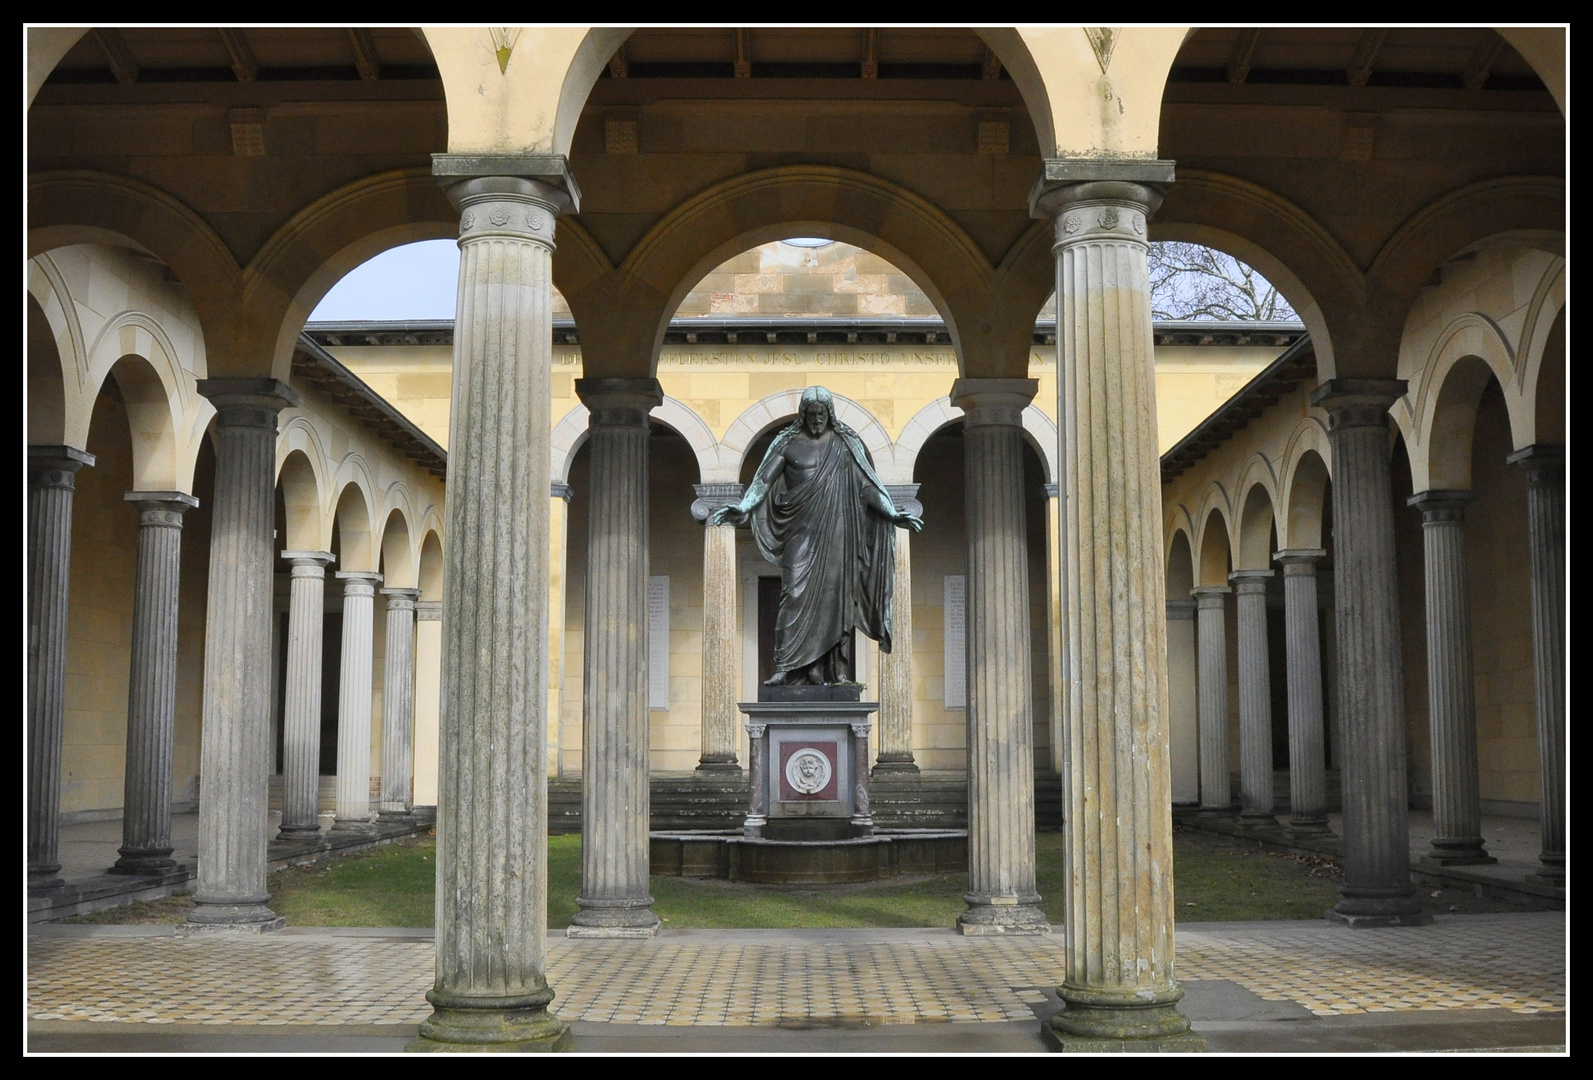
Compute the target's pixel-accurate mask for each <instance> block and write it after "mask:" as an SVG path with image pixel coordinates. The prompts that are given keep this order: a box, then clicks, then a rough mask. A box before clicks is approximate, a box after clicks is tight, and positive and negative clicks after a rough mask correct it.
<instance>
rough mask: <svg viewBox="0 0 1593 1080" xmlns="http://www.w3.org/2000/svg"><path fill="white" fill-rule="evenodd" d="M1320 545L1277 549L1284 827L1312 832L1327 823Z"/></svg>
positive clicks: (1321, 829) (1323, 552)
mask: <svg viewBox="0 0 1593 1080" xmlns="http://www.w3.org/2000/svg"><path fill="white" fill-rule="evenodd" d="M1325 555H1327V551H1326V550H1324V549H1322V548H1293V549H1289V550H1285V551H1279V552H1277V553H1276V554H1275V555H1273V559H1274V560H1275V561H1276V562H1278V563H1280V564H1282V566H1283V622H1284V639H1285V641H1286V643H1287V644H1286V649H1287V664H1288V684H1289V821H1288V824H1287V825H1286V826H1285V831H1287V832H1289V833H1290V834H1294V835H1301V836H1304V835H1313V834H1321V833H1325V832H1328V831H1330V830H1329V829H1328V823H1327V771H1326V767H1325V766H1326V759H1325V756H1324V745H1325V744H1324V739H1323V726H1322V717H1323V710H1322V641H1321V634H1320V632H1319V631H1318V629H1317V589H1316V564H1317V561H1318V560H1319V559H1321V558H1323V557H1324V556H1325Z"/></svg>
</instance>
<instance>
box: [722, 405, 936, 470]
mask: <svg viewBox="0 0 1593 1080" xmlns="http://www.w3.org/2000/svg"><path fill="white" fill-rule="evenodd" d="M833 396H834V398H835V416H836V419H838V420H840V422H841V423H843V424H846V425H847V426H848V427H850V428H852V429H853V430H854V431H856V432H857V434H858V436H859V437H860V438H861V439H862V440H863V445H864V446H865V447H866V448H867V449H868V452H869V455H870V456H871V457H872V458H873V459H874V467H875V470H876V471H878V472H879V474H880V479H881V480H885V479H886V472H887V471H889V472H890V475H892V476H897V475H900V469H899V468H898V467H896V463H895V447H894V446H893V445H892V443H891V440H890V436H888V435H887V434H885V428H884V426H883V425H882V424H880V422H879V421H878V420H876V419H875V418H874V414H873V413H871V412H869V411H868V410H867V409H865V408H864V407H863V406H861V405H859V404H858V403H857V402H855V401H853V400H852V399H851V398H848V397H843V396H842V395H840V394H835V395H833ZM801 401H802V390H801V389H800V388H799V389H795V390H781V391H780V392H779V393H776V394H770V395H769V396H768V397H766V398H764V399H763V400H761V401H757V402H754V403H753V404H751V405H749V406H748V407H747V409H746V411H744V412H743V413H742V414H741V415H740V416H738V417H736V419H735V420H734V422H732V423H731V425H730V428H729V430H727V431H726V432H725V437H724V438H723V439H721V440H720V441H719V445H720V459H719V460H720V465H719V467H720V469H721V470H722V469H723V468H724V465H725V463H726V462H728V461H733V462H734V470H733V472H732V473H731V475H732V477H739V476H740V475H741V469H742V466H743V465H744V464H745V462H744V460H743V459H744V458H745V456H746V453H747V449H748V448H749V447H751V446H752V444H753V443H755V442H757V441H758V438H759V437H760V436H761V435H763V434H764V433H765V432H767V431H768V430H769V429H770V428H773V427H776V426H778V425H783V424H787V423H789V422H790V421H791V418H792V417H794V416H795V415H796V413H797V406H798V405H799V404H800V403H801ZM959 411H960V410H959ZM911 475H912V474H911V473H910V472H909V473H908V476H911ZM886 482H887V483H891V482H892V481H889V480H887V481H886Z"/></svg>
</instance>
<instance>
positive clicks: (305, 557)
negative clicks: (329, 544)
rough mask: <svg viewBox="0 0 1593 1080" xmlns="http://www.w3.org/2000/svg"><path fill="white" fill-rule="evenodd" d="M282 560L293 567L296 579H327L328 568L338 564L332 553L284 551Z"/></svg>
mask: <svg viewBox="0 0 1593 1080" xmlns="http://www.w3.org/2000/svg"><path fill="white" fill-rule="evenodd" d="M282 558H284V559H286V560H287V562H288V565H289V566H291V567H293V576H294V577H325V576H326V568H327V567H328V566H331V565H332V564H333V563H335V562H337V556H336V555H333V554H332V553H331V552H330V551H284V552H283V553H282Z"/></svg>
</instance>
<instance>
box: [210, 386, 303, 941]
mask: <svg viewBox="0 0 1593 1080" xmlns="http://www.w3.org/2000/svg"><path fill="white" fill-rule="evenodd" d="M199 392H200V393H201V394H203V395H204V396H205V397H207V398H209V399H210V403H211V404H212V405H214V406H215V407H216V421H215V425H216V427H215V433H216V434H215V445H216V481H215V494H214V496H213V497H212V500H211V519H210V593H209V597H208V599H207V601H206V607H205V688H204V705H203V714H202V718H201V729H200V730H201V731H202V733H203V734H202V737H201V740H200V753H199V774H200V777H201V778H202V779H201V782H200V787H199V883H198V887H197V888H196V889H195V890H194V908H193V910H192V911H190V912H189V913H188V921H187V922H186V923H184V924H183V927H182V928H181V929H183V930H184V932H196V933H197V932H202V931H210V930H236V931H256V932H258V931H261V930H273V929H276V928H278V927H280V926H282V924H283V920H282V919H281V918H280V917H279V916H278V915H277V913H276V912H274V911H272V910H271V909H270V907H268V906H267V901H268V900H270V899H271V894H270V893H269V892H268V891H267V889H266V840H267V835H266V834H267V832H268V830H269V819H270V813H269V809H268V807H267V805H266V776H267V774H268V773H269V771H270V762H271V716H270V708H271V691H270V687H271V677H272V672H271V670H270V661H271V609H272V592H273V580H274V577H275V575H274V573H273V569H272V556H271V552H272V544H273V541H272V518H273V511H272V508H273V504H274V502H275V493H276V445H277V413H279V412H281V411H282V409H284V408H286V407H290V406H293V405H297V404H298V403H299V397H298V394H297V393H295V392H294V391H293V390H292V389H290V388H289V387H288V386H286V385H284V384H283V383H280V382H278V381H276V380H275V379H203V380H201V381H200V383H199Z"/></svg>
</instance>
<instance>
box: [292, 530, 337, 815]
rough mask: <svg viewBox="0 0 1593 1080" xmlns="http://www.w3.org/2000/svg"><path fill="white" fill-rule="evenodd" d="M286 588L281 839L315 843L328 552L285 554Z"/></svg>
mask: <svg viewBox="0 0 1593 1080" xmlns="http://www.w3.org/2000/svg"><path fill="white" fill-rule="evenodd" d="M282 557H283V558H284V559H286V560H287V562H288V563H289V565H290V566H292V568H293V569H292V574H293V577H292V580H291V581H290V583H289V585H288V589H289V593H288V655H287V679H286V685H285V687H284V690H283V700H282V828H281V830H280V832H279V833H278V839H281V840H298V841H303V840H312V841H314V840H319V839H320V835H321V826H320V822H319V820H318V815H317V811H318V809H319V807H318V805H317V802H318V793H319V789H320V779H321V649H322V639H323V634H324V633H325V624H326V616H325V608H326V568H327V567H328V566H331V565H332V564H333V563H334V562H336V557H335V556H334V555H333V554H332V553H331V552H330V551H284V552H283V553H282Z"/></svg>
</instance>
